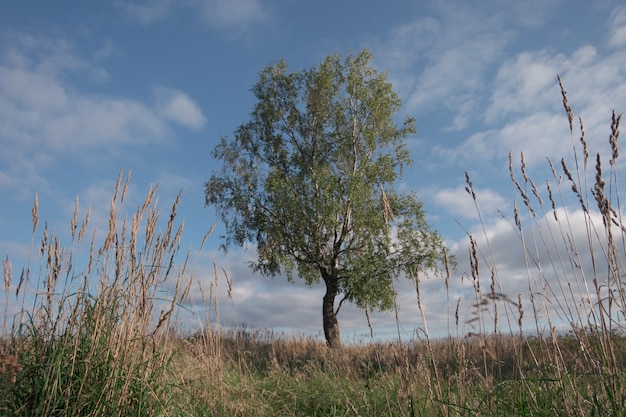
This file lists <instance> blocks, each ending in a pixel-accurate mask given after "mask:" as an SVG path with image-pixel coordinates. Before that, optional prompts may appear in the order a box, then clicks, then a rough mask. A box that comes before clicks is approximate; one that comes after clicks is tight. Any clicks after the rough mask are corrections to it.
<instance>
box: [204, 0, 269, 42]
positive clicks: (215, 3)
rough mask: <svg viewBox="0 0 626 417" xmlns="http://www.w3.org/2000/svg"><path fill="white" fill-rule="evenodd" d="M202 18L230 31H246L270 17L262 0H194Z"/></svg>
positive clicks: (214, 25) (215, 26)
mask: <svg viewBox="0 0 626 417" xmlns="http://www.w3.org/2000/svg"><path fill="white" fill-rule="evenodd" d="M194 2H195V4H196V5H197V6H198V7H199V9H200V16H201V18H202V20H203V21H204V22H205V23H207V24H208V25H209V26H211V27H213V28H215V29H219V30H226V31H228V32H229V33H231V34H233V33H242V32H246V31H247V30H248V29H249V28H250V27H251V26H252V25H255V24H258V23H261V22H263V21H265V20H267V19H268V17H269V13H268V11H267V9H266V8H265V7H264V6H263V4H262V2H261V1H260V0H194Z"/></svg>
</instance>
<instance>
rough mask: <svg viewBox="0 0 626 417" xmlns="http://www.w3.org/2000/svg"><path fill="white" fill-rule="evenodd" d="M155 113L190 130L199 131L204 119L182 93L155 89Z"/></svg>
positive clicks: (196, 106) (168, 89)
mask: <svg viewBox="0 0 626 417" xmlns="http://www.w3.org/2000/svg"><path fill="white" fill-rule="evenodd" d="M155 96H156V107H157V111H158V112H159V114H160V115H161V116H163V117H164V118H165V119H167V120H169V121H172V122H174V123H177V124H179V125H181V126H184V127H187V128H190V129H200V128H202V126H204V124H205V123H206V117H204V115H203V114H202V110H201V109H200V107H199V106H198V105H197V104H196V103H195V102H194V101H193V100H192V99H191V98H189V96H188V95H187V94H185V93H183V92H182V91H178V90H175V89H171V88H163V87H158V88H155Z"/></svg>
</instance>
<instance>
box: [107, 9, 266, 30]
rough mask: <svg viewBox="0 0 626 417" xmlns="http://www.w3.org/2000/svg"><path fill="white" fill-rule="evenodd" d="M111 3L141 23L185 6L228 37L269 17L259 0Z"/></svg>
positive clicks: (151, 21)
mask: <svg viewBox="0 0 626 417" xmlns="http://www.w3.org/2000/svg"><path fill="white" fill-rule="evenodd" d="M115 4H116V6H117V7H118V8H119V9H120V10H122V11H123V13H124V14H125V17H127V18H130V19H131V20H134V21H137V22H139V23H140V24H142V25H148V24H153V23H156V22H159V21H161V20H165V19H167V18H168V17H169V16H170V15H172V14H173V13H174V12H175V11H176V10H177V9H181V8H187V9H189V10H191V11H192V14H193V16H194V17H197V18H199V19H200V21H201V22H202V23H203V24H205V25H206V26H208V27H210V28H212V29H214V30H217V31H220V32H223V33H224V34H225V35H226V36H228V37H230V38H237V37H239V36H241V35H245V34H246V33H247V32H248V31H249V30H250V29H251V28H252V27H254V26H255V25H258V24H260V23H263V22H265V21H267V20H268V19H269V17H270V13H269V12H268V10H267V8H266V7H265V6H264V4H263V3H262V1H261V0H181V1H178V2H176V1H173V0H146V1H144V2H143V3H137V2H135V1H131V0H124V1H117V2H116V3H115Z"/></svg>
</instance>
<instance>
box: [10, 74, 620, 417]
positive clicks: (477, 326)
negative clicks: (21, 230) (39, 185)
mask: <svg viewBox="0 0 626 417" xmlns="http://www.w3.org/2000/svg"><path fill="white" fill-rule="evenodd" d="M559 85H560V86H561V93H562V100H563V106H564V109H565V115H566V120H567V123H568V126H569V130H570V145H571V146H570V148H571V154H570V155H564V157H563V159H562V160H561V161H558V162H554V161H551V160H548V161H547V168H548V171H547V172H549V173H550V174H549V175H550V177H549V178H547V179H542V180H541V181H539V180H535V179H533V178H532V175H531V174H530V172H529V171H530V169H529V168H528V167H527V165H526V161H525V156H524V154H523V153H522V154H521V155H520V156H519V165H518V164H517V163H516V162H515V160H516V159H517V158H514V157H513V155H511V156H510V158H509V173H508V174H509V175H510V178H511V185H512V188H513V189H514V190H515V192H516V195H517V197H516V199H515V201H514V209H513V213H511V215H510V216H506V215H505V214H504V213H503V216H505V217H507V218H508V217H510V224H511V227H512V230H513V231H514V232H515V234H516V236H517V238H518V246H517V250H519V251H520V252H519V255H521V257H522V259H524V261H525V265H526V271H525V273H526V275H525V279H524V280H525V281H524V289H523V290H522V291H520V290H519V288H520V286H519V285H518V283H519V279H520V278H519V277H517V278H516V280H517V281H516V282H515V283H513V284H514V285H515V286H513V287H511V279H510V277H507V276H503V274H504V272H503V271H504V267H503V266H502V265H499V264H498V262H499V259H498V257H497V254H496V252H497V251H496V250H495V249H496V248H494V247H493V246H492V245H494V243H493V242H491V241H490V240H489V233H488V230H487V228H488V226H487V223H489V222H487V221H485V219H483V217H482V214H481V213H480V210H479V208H478V207H479V204H478V197H477V193H476V191H475V189H474V185H473V184H472V181H471V178H470V177H469V175H467V176H466V190H467V192H468V194H469V195H470V197H471V198H472V199H473V201H474V202H475V204H476V210H478V215H479V217H480V219H481V224H482V225H483V231H482V232H481V233H480V234H477V235H471V234H468V242H469V243H468V247H467V251H468V254H469V261H468V265H462V266H460V267H459V269H463V270H466V271H467V273H464V274H463V276H462V279H463V281H464V282H466V283H468V284H469V285H470V286H471V288H472V290H473V299H472V301H471V305H470V306H469V307H470V309H469V313H470V314H469V316H468V317H463V314H462V313H461V311H462V308H461V300H460V299H458V300H456V309H455V311H454V312H450V313H449V314H450V316H449V318H448V323H449V325H448V333H449V336H448V337H447V338H435V337H431V336H430V335H429V333H428V327H427V326H426V317H427V311H425V307H424V305H423V304H422V301H421V300H422V297H423V296H424V295H425V294H423V292H424V289H423V288H422V287H421V286H420V281H419V280H416V303H417V304H418V309H419V311H420V314H421V318H422V320H423V321H424V327H423V332H422V333H421V334H420V339H419V340H414V341H410V342H403V341H400V340H398V341H393V342H386V343H374V342H372V343H367V344H360V345H347V346H344V348H342V349H341V350H335V349H328V348H327V347H326V346H325V345H324V344H323V342H321V341H318V340H315V339H311V338H306V337H300V336H286V335H277V334H275V333H274V332H272V331H271V330H269V331H261V330H254V329H231V330H229V331H224V330H222V329H221V328H220V327H218V326H215V325H214V324H215V323H218V324H219V322H220V309H221V308H232V304H231V305H230V306H228V307H225V306H226V305H229V304H230V303H228V301H227V302H223V300H220V299H219V294H220V286H222V287H223V286H224V285H225V286H226V289H227V290H226V293H227V294H228V297H230V294H232V285H233V283H232V281H231V280H230V277H229V276H228V275H227V274H226V271H224V270H220V269H219V267H218V266H217V265H214V276H213V280H212V282H210V283H208V285H209V288H203V287H202V285H200V281H198V282H196V281H194V280H193V275H192V274H189V273H188V272H187V268H188V265H187V264H188V259H189V255H188V254H187V255H186V256H184V254H182V255H183V256H181V254H179V244H180V238H181V233H182V225H179V226H176V225H175V220H176V216H177V206H178V199H177V200H176V202H175V203H174V204H173V207H172V210H171V212H170V215H169V217H168V218H167V220H166V222H165V223H164V224H162V223H161V222H160V216H159V212H158V210H157V207H156V197H155V193H156V189H150V190H149V191H148V193H147V195H146V198H145V201H144V203H143V204H142V205H140V206H139V207H137V210H136V211H135V212H134V214H132V216H131V218H127V217H124V216H122V215H121V213H122V211H121V206H122V205H123V203H124V199H125V194H126V189H127V186H128V179H127V180H126V182H124V183H123V182H122V176H121V174H120V177H119V178H118V182H117V186H116V188H115V191H114V196H113V198H112V200H111V209H110V218H109V227H108V230H106V231H105V234H106V236H104V237H103V238H102V237H97V236H96V235H95V234H94V235H93V237H92V238H91V241H90V243H89V244H88V245H87V247H84V243H83V241H84V239H85V237H86V234H87V230H89V227H88V224H89V213H87V214H86V215H85V217H84V218H83V219H81V220H79V216H78V212H79V210H78V204H77V205H76V209H75V214H74V216H73V219H72V220H71V222H70V239H69V245H68V246H67V247H64V246H63V245H62V244H61V238H60V237H59V236H57V235H56V234H55V233H54V232H53V231H51V230H49V229H48V228H47V226H45V225H44V226H43V227H41V226H40V224H39V223H40V222H39V218H38V203H37V200H36V199H35V204H34V206H33V210H32V212H33V244H32V245H31V258H30V260H29V264H28V265H27V266H26V267H25V268H24V270H23V271H21V272H20V273H19V275H17V276H16V275H14V272H13V270H12V266H11V263H10V262H9V260H8V259H5V260H4V262H3V271H4V281H5V308H4V317H3V323H4V327H3V333H2V339H1V345H0V364H1V366H0V389H1V392H0V394H1V395H0V415H107V416H109V415H119V416H122V415H137V416H140V415H141V416H154V415H199V416H257V417H260V416H277V415H281V416H384V415H386V416H410V417H414V416H431V415H432V416H485V415H489V416H498V415H501V416H511V415H518V416H555V415H556V416H591V415H595V416H620V415H621V416H624V415H626V412H625V411H624V410H625V409H626V340H625V339H624V323H625V320H626V318H625V315H626V289H625V288H624V286H625V285H626V282H624V276H625V271H624V260H625V259H626V256H625V253H624V247H625V246H626V245H625V243H626V228H625V227H624V225H623V222H622V214H621V213H622V209H621V202H620V192H619V177H620V175H619V172H620V170H619V168H620V163H619V145H618V140H619V125H620V121H621V114H615V113H614V114H613V115H612V117H611V123H610V127H609V130H608V138H609V139H608V146H607V149H606V151H602V150H601V151H600V152H598V153H597V154H596V155H595V156H590V152H591V149H589V148H590V146H589V144H588V141H587V138H586V133H585V129H584V125H583V122H582V120H581V119H576V118H575V116H574V113H573V110H572V108H571V106H570V104H569V102H568V99H567V93H566V91H565V88H564V86H563V84H562V82H561V80H560V78H559ZM602 155H607V156H606V157H603V156H602ZM605 160H608V162H605ZM517 165H518V166H517ZM538 184H540V185H538ZM160 225H162V228H160V227H161V226H160ZM37 231H40V232H39V233H40V235H36V233H37ZM209 233H210V232H209ZM581 236H582V238H581ZM507 250H508V251H509V252H510V253H512V252H513V251H515V250H516V248H513V247H511V248H507ZM222 277H223V278H225V279H223V278H222ZM452 279H453V277H452V273H451V271H448V272H447V274H446V277H445V280H443V281H442V283H441V285H442V286H444V288H445V289H446V291H447V299H446V300H445V302H446V304H447V305H448V310H450V309H453V308H454V304H455V300H454V299H453V294H452V290H451V288H453V285H455V284H454V283H452V282H451V280H452ZM194 283H195V284H197V285H200V286H199V287H198V289H199V291H200V293H201V295H202V297H201V304H202V306H197V307H202V308H205V311H207V315H206V317H205V318H204V323H202V326H201V327H200V328H198V330H197V331H196V332H194V333H193V334H189V335H181V334H180V332H179V331H177V328H176V326H177V325H176V323H175V322H174V321H173V317H174V315H175V310H176V308H177V306H179V305H182V304H183V303H184V302H185V300H187V299H188V297H187V296H188V292H189V291H190V288H191V285H192V284H194ZM205 285H207V284H206V283H205ZM511 288H514V290H512V289H511ZM231 301H232V300H231ZM192 307H194V306H192ZM396 317H397V312H396ZM398 325H399V324H398ZM468 326H469V327H470V328H471V329H472V332H470V333H464V332H462V331H461V329H462V328H465V327H468ZM454 327H456V331H455V330H454ZM453 333H454V334H453Z"/></svg>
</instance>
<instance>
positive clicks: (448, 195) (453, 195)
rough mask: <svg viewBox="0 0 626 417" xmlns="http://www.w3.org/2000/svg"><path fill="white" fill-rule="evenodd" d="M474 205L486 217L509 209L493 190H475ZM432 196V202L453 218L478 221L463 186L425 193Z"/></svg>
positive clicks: (470, 198) (471, 200)
mask: <svg viewBox="0 0 626 417" xmlns="http://www.w3.org/2000/svg"><path fill="white" fill-rule="evenodd" d="M475 193H476V204H478V206H479V209H480V213H481V214H482V215H483V216H486V217H492V216H493V215H497V213H498V210H501V211H504V210H505V209H507V208H508V207H509V204H508V202H507V200H506V199H505V198H504V197H503V196H502V195H500V194H499V193H497V192H496V191H494V190H490V189H477V190H475ZM427 194H429V195H431V194H432V195H433V200H434V202H435V203H436V204H437V205H438V206H440V207H442V208H443V209H444V210H445V211H446V212H448V213H450V214H451V215H453V216H460V217H462V218H465V219H472V220H476V219H478V212H477V211H476V207H475V205H474V200H473V199H472V197H471V196H470V195H469V194H468V193H467V191H466V190H465V187H464V186H459V187H456V188H444V189H440V188H437V189H435V190H432V192H429V193H427Z"/></svg>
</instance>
